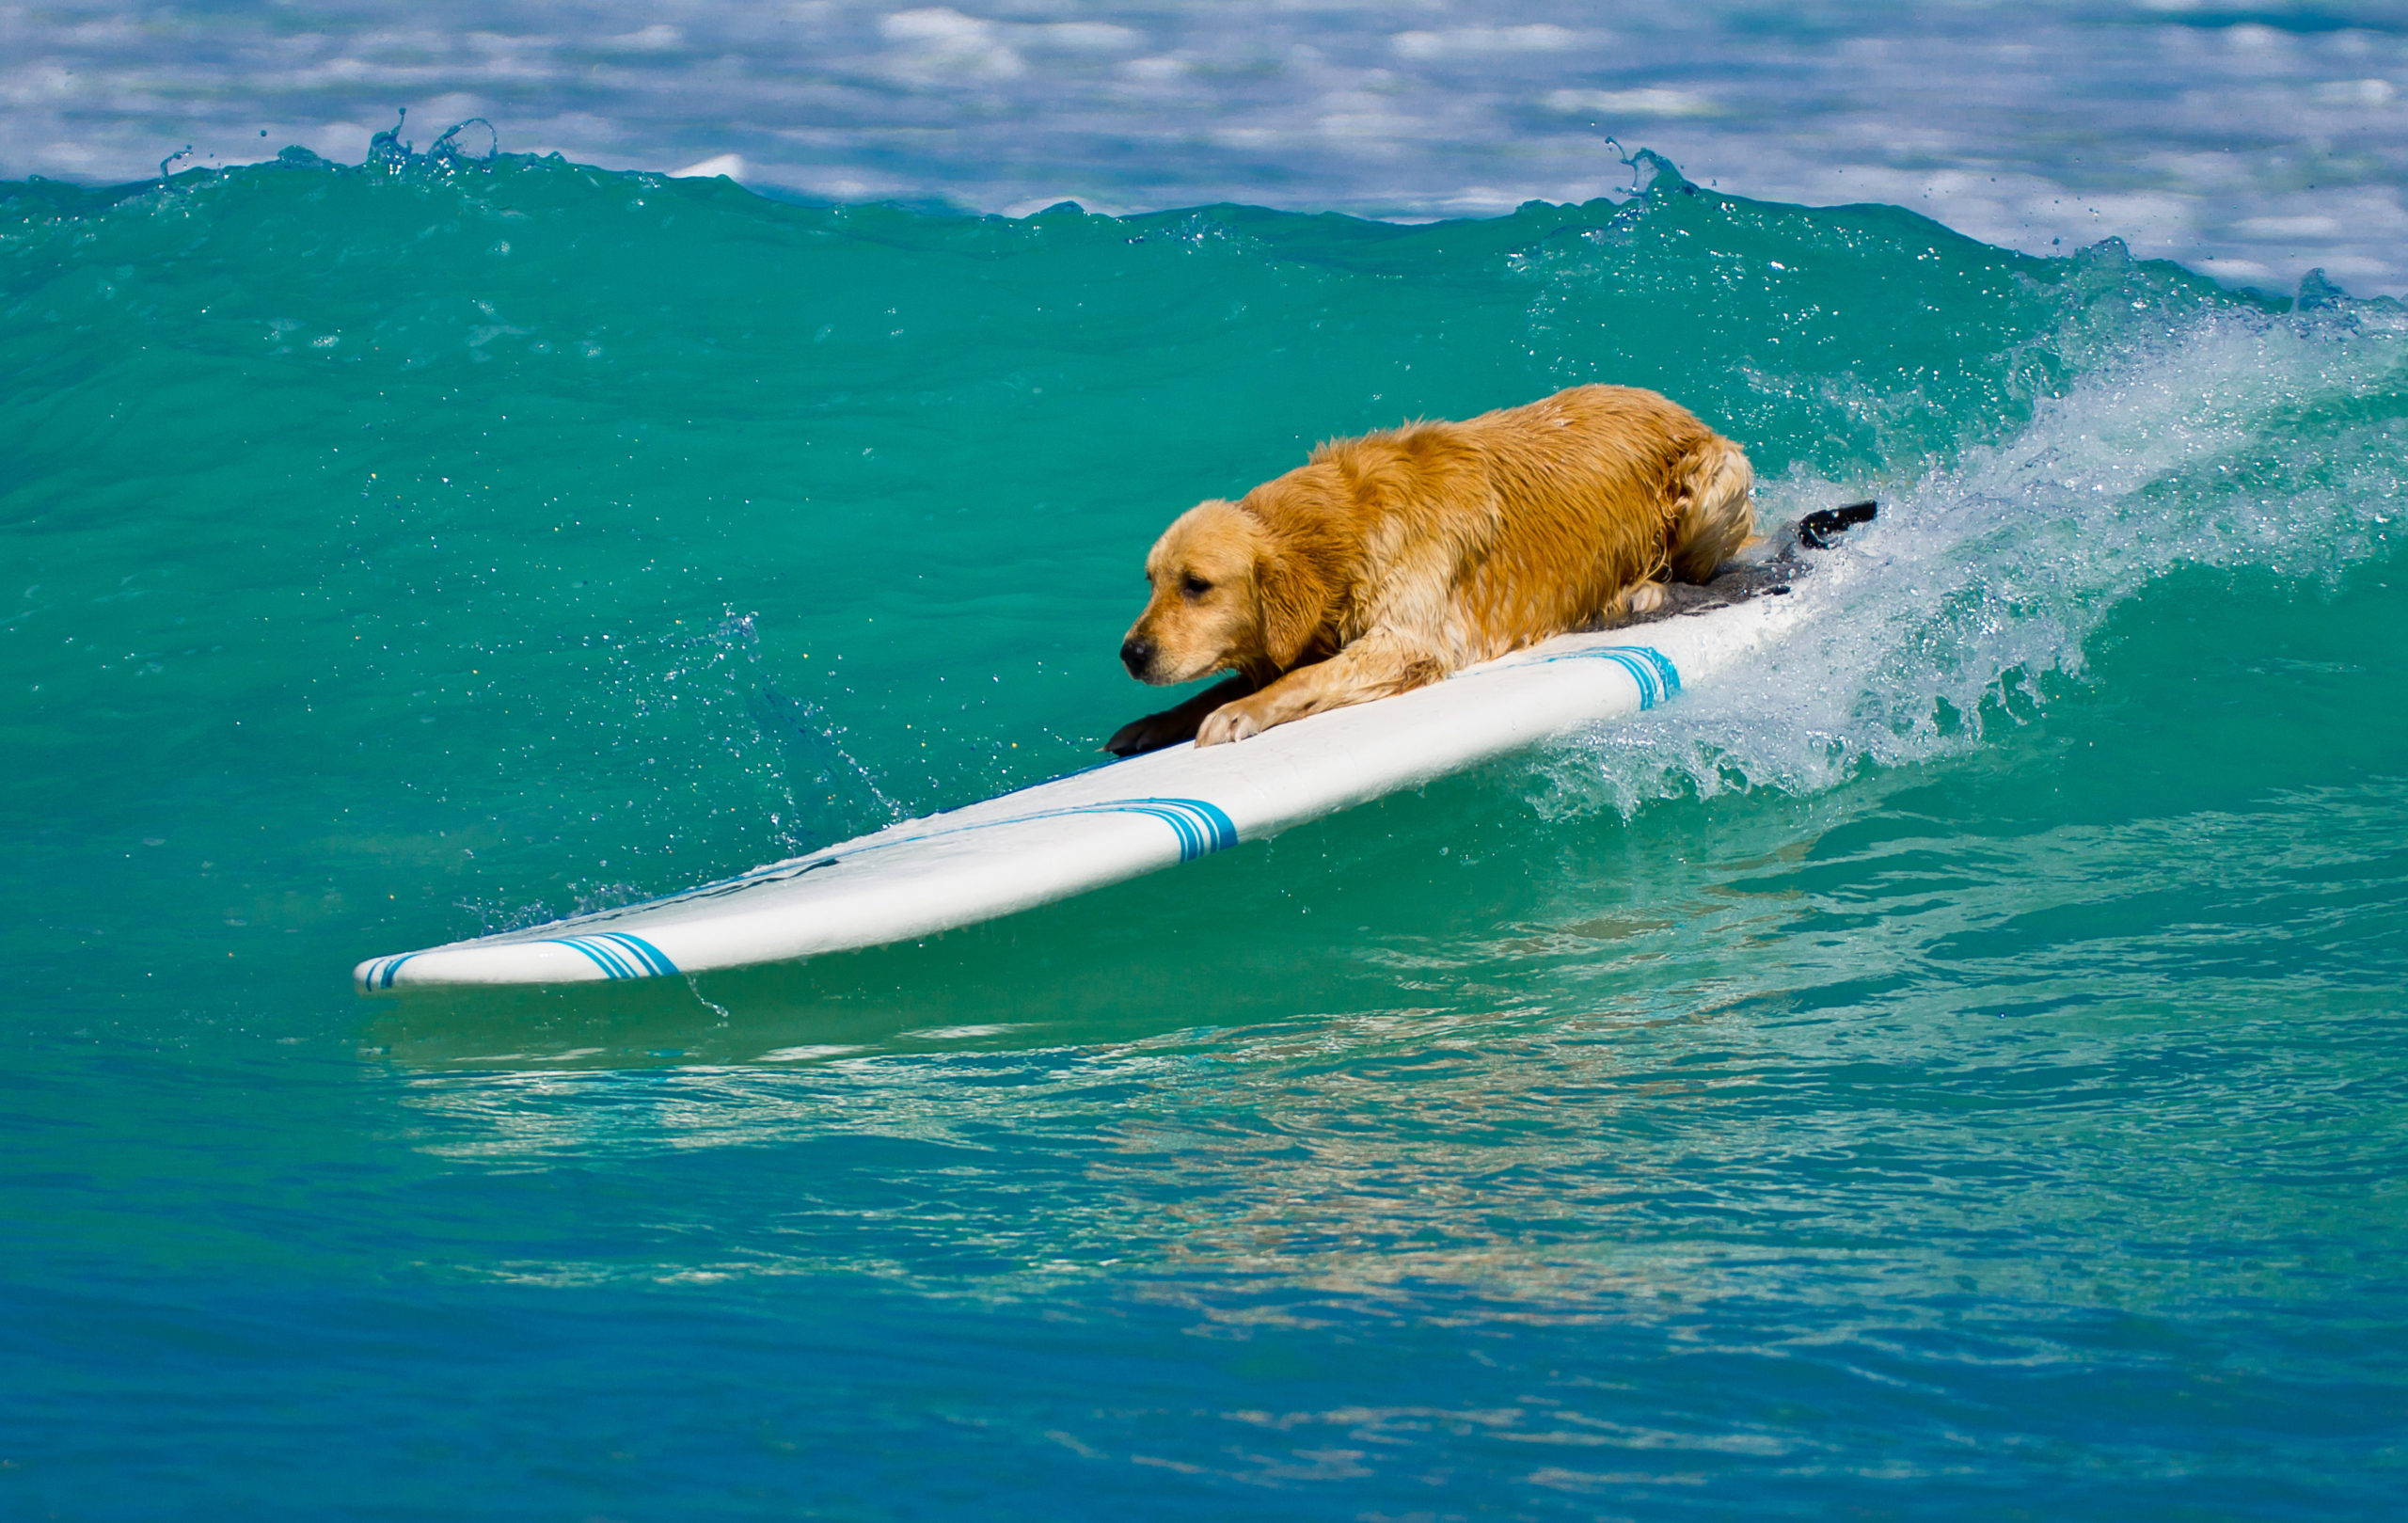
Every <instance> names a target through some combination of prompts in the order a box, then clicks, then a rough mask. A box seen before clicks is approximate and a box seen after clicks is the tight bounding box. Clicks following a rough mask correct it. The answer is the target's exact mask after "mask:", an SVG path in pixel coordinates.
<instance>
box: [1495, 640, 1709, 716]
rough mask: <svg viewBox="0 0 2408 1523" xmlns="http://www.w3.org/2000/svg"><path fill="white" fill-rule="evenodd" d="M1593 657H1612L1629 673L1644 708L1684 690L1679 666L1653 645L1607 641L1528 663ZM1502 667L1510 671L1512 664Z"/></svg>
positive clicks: (1609, 658) (1607, 659)
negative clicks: (1593, 646)
mask: <svg viewBox="0 0 2408 1523" xmlns="http://www.w3.org/2000/svg"><path fill="white" fill-rule="evenodd" d="M1592 660H1606V661H1611V662H1613V664H1614V665H1616V666H1619V667H1621V668H1622V669H1623V670H1624V671H1625V672H1627V673H1629V674H1630V680H1631V681H1632V682H1634V683H1636V684H1637V685H1638V687H1639V706H1640V709H1641V710H1645V709H1650V708H1654V707H1655V706H1656V705H1657V704H1660V703H1662V702H1664V700H1666V699H1668V698H1670V697H1671V696H1672V695H1673V694H1675V693H1677V692H1679V691H1680V690H1681V673H1680V669H1679V668H1678V667H1676V666H1674V665H1673V664H1672V662H1671V658H1669V657H1667V656H1666V655H1665V654H1664V653H1663V652H1662V651H1660V650H1657V649H1656V648H1655V647H1654V646H1652V645H1606V646H1601V647H1600V648H1598V649H1596V650H1567V651H1563V652H1561V653H1560V654H1558V655H1554V656H1542V657H1540V658H1538V659H1537V660H1535V661H1532V662H1529V663H1528V664H1529V665H1533V666H1547V665H1552V664H1553V663H1555V662H1557V661H1592ZM1516 664H1521V663H1516ZM1500 670H1505V671H1511V670H1512V668H1511V667H1506V668H1501V669H1500Z"/></svg>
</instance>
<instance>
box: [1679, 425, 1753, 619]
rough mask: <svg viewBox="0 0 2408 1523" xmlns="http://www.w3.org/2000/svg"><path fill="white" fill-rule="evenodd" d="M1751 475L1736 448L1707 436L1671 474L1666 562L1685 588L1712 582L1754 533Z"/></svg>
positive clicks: (1746, 462)
mask: <svg viewBox="0 0 2408 1523" xmlns="http://www.w3.org/2000/svg"><path fill="white" fill-rule="evenodd" d="M1755 481H1756V473H1755V470H1754V468H1752V467H1751V466H1750V465H1749V464H1748V457H1747V456H1746V455H1745V454H1743V453H1741V452H1740V450H1739V447H1738V446H1737V445H1735V444H1734V443H1732V442H1731V441H1730V440H1729V439H1726V438H1724V437H1723V436H1721V435H1719V434H1709V435H1707V436H1705V438H1704V439H1703V440H1702V441H1701V442H1700V443H1699V444H1698V445H1697V446H1696V447H1695V448H1694V449H1692V450H1690V451H1689V452H1688V453H1687V455H1685V456H1684V457H1683V458H1682V460H1681V462H1680V464H1679V465H1678V466H1677V467H1675V468H1674V470H1673V473H1672V524H1671V544H1670V545H1669V546H1668V547H1666V550H1665V557H1664V558H1665V562H1666V564H1667V565H1668V566H1669V568H1670V569H1671V573H1672V575H1673V576H1675V577H1677V578H1679V579H1681V580H1683V581H1687V582H1705V581H1711V580H1712V579H1714V572H1715V568H1716V567H1718V566H1719V565H1721V564H1722V563H1723V562H1725V561H1728V560H1729V559H1731V557H1732V556H1734V555H1735V554H1737V553H1738V550H1739V547H1740V546H1742V545H1744V544H1746V543H1747V541H1748V535H1749V534H1750V533H1751V532H1752V531H1754V529H1755V519H1756V509H1755V504H1754V502H1753V501H1752V500H1751V499H1750V496H1749V493H1750V491H1751V489H1752V488H1753V487H1754V485H1755Z"/></svg>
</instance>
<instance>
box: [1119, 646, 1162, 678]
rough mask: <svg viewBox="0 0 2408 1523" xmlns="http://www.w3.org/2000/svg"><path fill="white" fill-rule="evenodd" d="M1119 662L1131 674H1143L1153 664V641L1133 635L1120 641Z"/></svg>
mask: <svg viewBox="0 0 2408 1523" xmlns="http://www.w3.org/2000/svg"><path fill="white" fill-rule="evenodd" d="M1120 664H1121V665H1123V666H1125V667H1127V668H1128V669H1129V674H1130V675H1131V676H1133V677H1142V676H1144V675H1145V674H1146V668H1148V667H1149V666H1151V665H1153V664H1154V643H1153V642H1152V641H1150V640H1139V639H1137V638H1136V637H1134V636H1131V637H1130V638H1129V639H1127V640H1124V641H1122V642H1121V643H1120Z"/></svg>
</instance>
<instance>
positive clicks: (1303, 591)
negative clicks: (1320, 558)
mask: <svg viewBox="0 0 2408 1523" xmlns="http://www.w3.org/2000/svg"><path fill="white" fill-rule="evenodd" d="M1146 580H1147V581H1149V582H1150V583H1151V584H1152V587H1153V592H1152V595H1151V596H1149V597H1148V598H1147V600H1146V611H1145V612H1143V613H1141V614H1139V615H1138V616H1137V622H1136V623H1135V624H1133V625H1131V626H1130V627H1129V635H1128V638H1127V639H1125V640H1123V641H1122V642H1121V643H1120V660H1121V663H1122V664H1123V665H1125V666H1127V667H1128V668H1129V674H1130V675H1131V676H1133V677H1135V678H1137V679H1138V680H1139V681H1141V682H1150V683H1153V684H1155V685H1156V686H1158V687H1163V686H1168V685H1170V684H1173V683H1180V682H1193V681H1195V680H1196V678H1198V677H1207V676H1211V675H1212V674H1213V673H1215V672H1226V671H1238V672H1244V673H1246V674H1249V675H1252V676H1255V677H1257V678H1259V679H1262V680H1268V679H1269V678H1270V677H1271V676H1273V675H1275V674H1278V673H1280V672H1284V671H1286V670H1287V669H1288V668H1290V667H1291V666H1293V665H1295V664H1296V662H1297V661H1298V660H1299V659H1300V658H1302V657H1303V656H1304V654H1305V651H1306V648H1307V645H1308V644H1310V643H1311V641H1312V638H1313V635H1314V633H1315V632H1316V631H1317V630H1318V629H1319V628H1320V627H1321V625H1322V623H1323V608H1324V606H1325V604H1326V601H1327V600H1326V598H1325V597H1323V596H1322V595H1320V590H1319V588H1318V585H1317V582H1316V579H1314V578H1312V577H1311V576H1310V574H1309V568H1308V567H1307V566H1306V565H1305V564H1303V563H1302V557H1300V556H1299V555H1298V554H1297V553H1296V551H1295V547H1292V546H1291V545H1289V544H1288V543H1287V542H1286V538H1285V536H1283V535H1281V534H1280V533H1278V532H1277V531H1275V530H1274V529H1273V528H1272V527H1271V526H1269V525H1268V524H1266V523H1265V522H1263V520H1262V519H1260V518H1259V517H1257V516H1255V515H1253V514H1251V513H1248V512H1247V511H1246V510H1245V509H1244V508H1242V507H1240V506H1239V505H1238V504H1236V503H1234V502H1225V501H1221V500H1217V499H1216V500H1212V501H1207V502H1199V503H1197V504H1196V506H1195V507H1192V508H1190V509H1188V510H1187V511H1186V512H1185V513H1183V514H1181V515H1180V516H1179V517H1178V519H1177V520H1176V521H1174V522H1173V523H1172V524H1171V526H1170V527H1169V528H1168V529H1165V530H1164V531H1163V536H1162V538H1160V539H1158V540H1156V541H1154V547H1153V548H1152V549H1151V550H1150V551H1149V552H1148V553H1147V555H1146Z"/></svg>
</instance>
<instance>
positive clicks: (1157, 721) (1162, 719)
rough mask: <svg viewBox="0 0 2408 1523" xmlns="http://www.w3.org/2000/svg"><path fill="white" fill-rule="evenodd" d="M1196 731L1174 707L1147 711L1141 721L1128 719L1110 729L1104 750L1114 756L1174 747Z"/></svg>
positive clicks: (1133, 754) (1132, 754)
mask: <svg viewBox="0 0 2408 1523" xmlns="http://www.w3.org/2000/svg"><path fill="white" fill-rule="evenodd" d="M1194 733H1195V732H1194V731H1192V730H1190V729H1189V728H1188V722H1187V719H1186V717H1185V716H1184V715H1182V714H1180V712H1179V711H1178V710H1177V709H1169V710H1166V711H1164V712H1163V713H1160V714H1149V715H1147V716H1146V717H1145V718H1144V719H1141V720H1131V721H1130V722H1128V723H1126V724H1124V725H1122V726H1121V727H1120V728H1118V729H1117V730H1115V731H1113V732H1112V738H1111V739H1109V740H1106V741H1105V742H1104V743H1103V749H1104V750H1106V751H1108V752H1111V753H1112V754H1114V755H1116V756H1135V755H1139V754H1143V753H1145V752H1149V751H1160V750H1162V749H1163V747H1164V746H1175V745H1177V744H1179V743H1180V741H1181V740H1184V739H1186V738H1188V737H1189V736H1190V735H1192V734H1194Z"/></svg>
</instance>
